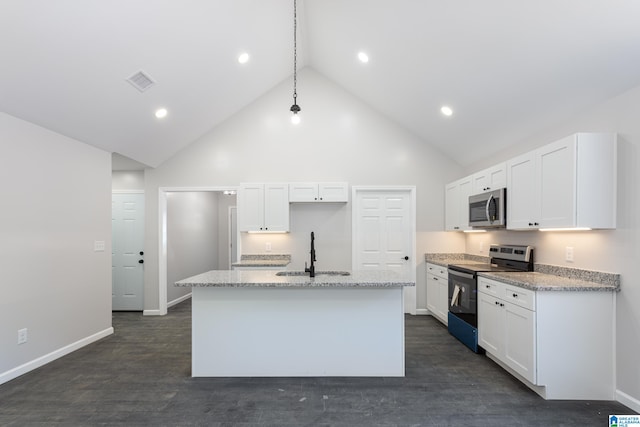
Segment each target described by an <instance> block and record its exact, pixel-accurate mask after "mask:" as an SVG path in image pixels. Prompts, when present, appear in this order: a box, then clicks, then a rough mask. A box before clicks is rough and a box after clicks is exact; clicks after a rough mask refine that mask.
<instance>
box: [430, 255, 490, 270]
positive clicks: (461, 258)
mask: <svg viewBox="0 0 640 427" xmlns="http://www.w3.org/2000/svg"><path fill="white" fill-rule="evenodd" d="M424 260H425V262H428V263H431V264H436V265H439V266H441V267H446V266H447V265H449V264H453V263H458V264H464V262H489V257H485V256H479V255H470V254H463V253H430V254H429V253H427V254H424Z"/></svg>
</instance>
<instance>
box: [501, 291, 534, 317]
mask: <svg viewBox="0 0 640 427" xmlns="http://www.w3.org/2000/svg"><path fill="white" fill-rule="evenodd" d="M502 298H503V299H504V300H505V301H508V302H510V303H512V304H515V305H518V306H520V307H523V308H526V309H528V310H531V311H535V310H536V293H535V292H534V291H530V290H528V289H523V288H520V287H518V286H512V285H504V293H503V295H502Z"/></svg>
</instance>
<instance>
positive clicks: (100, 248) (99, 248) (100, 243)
mask: <svg viewBox="0 0 640 427" xmlns="http://www.w3.org/2000/svg"><path fill="white" fill-rule="evenodd" d="M104 249H105V245H104V240H96V241H95V242H93V251H94V252H104Z"/></svg>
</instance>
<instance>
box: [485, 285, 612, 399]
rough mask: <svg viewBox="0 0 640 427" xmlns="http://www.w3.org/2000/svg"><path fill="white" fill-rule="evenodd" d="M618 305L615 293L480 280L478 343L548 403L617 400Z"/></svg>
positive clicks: (488, 354) (491, 356) (492, 357)
mask: <svg viewBox="0 0 640 427" xmlns="http://www.w3.org/2000/svg"><path fill="white" fill-rule="evenodd" d="M514 274H517V273H514ZM614 304H615V293H614V292H610V291H575V290H573V291H571V290H568V291H560V290H539V291H532V290H529V289H524V288H521V287H518V286H513V285H510V284H507V283H503V282H500V281H497V280H492V279H488V278H485V277H478V344H479V345H480V346H481V347H482V348H483V349H484V350H485V351H486V353H487V356H489V357H490V358H491V359H493V360H494V361H496V362H497V363H498V364H499V365H500V366H502V367H503V368H504V369H506V370H507V371H509V372H511V373H512V374H514V375H515V376H516V378H518V379H520V380H521V381H523V382H524V384H526V385H527V386H528V387H529V388H531V389H532V390H533V391H535V392H536V393H538V394H539V395H540V396H542V397H543V398H545V399H569V400H572V399H579V400H613V399H614V398H615V395H614V393H615V388H614V369H613V365H614V360H613V351H612V348H613V347H614V339H613V337H614V336H615V333H614V324H613V318H614Z"/></svg>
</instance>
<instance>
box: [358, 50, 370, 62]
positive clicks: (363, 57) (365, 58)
mask: <svg viewBox="0 0 640 427" xmlns="http://www.w3.org/2000/svg"><path fill="white" fill-rule="evenodd" d="M358 59H359V60H360V62H362V63H363V64H366V63H367V62H369V55H367V54H366V53H364V52H358Z"/></svg>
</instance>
